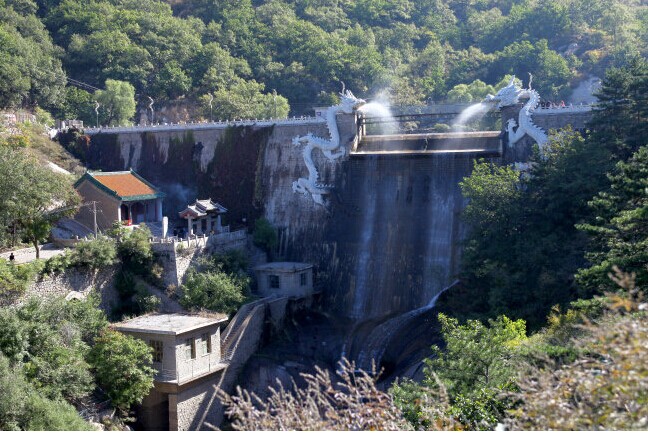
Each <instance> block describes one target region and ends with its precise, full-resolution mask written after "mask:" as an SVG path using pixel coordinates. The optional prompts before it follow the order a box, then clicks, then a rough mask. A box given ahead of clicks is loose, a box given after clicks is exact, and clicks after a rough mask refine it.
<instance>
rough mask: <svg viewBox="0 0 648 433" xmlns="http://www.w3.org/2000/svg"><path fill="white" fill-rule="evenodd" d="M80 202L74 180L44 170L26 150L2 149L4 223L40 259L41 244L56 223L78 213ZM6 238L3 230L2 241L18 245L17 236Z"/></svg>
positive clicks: (1, 218) (0, 171)
mask: <svg viewBox="0 0 648 433" xmlns="http://www.w3.org/2000/svg"><path fill="white" fill-rule="evenodd" d="M78 202H79V196H78V194H77V193H76V191H75V190H74V188H73V187H72V179H70V178H68V177H67V176H64V175H61V174H58V173H55V172H53V171H52V170H50V169H49V168H47V167H44V166H43V165H41V164H40V163H39V162H38V161H37V160H36V159H35V158H33V157H31V156H29V155H28V154H27V153H25V152H23V151H22V150H18V149H9V148H7V147H5V146H0V223H1V224H2V225H3V226H4V227H8V228H13V229H14V230H15V231H14V233H16V234H17V235H20V236H22V237H24V238H25V239H26V240H28V241H29V242H30V243H32V244H33V245H34V246H35V247H36V249H37V251H36V256H37V257H38V254H39V250H38V245H39V243H40V242H42V241H44V240H45V239H46V238H47V235H48V234H49V231H50V229H51V226H52V224H53V223H54V222H55V221H57V220H58V219H59V218H62V217H64V216H66V215H70V214H72V213H74V212H75V209H74V207H73V206H74V205H76V204H77V203H78ZM52 207H55V209H52ZM6 236H7V231H5V230H2V231H1V232H0V242H2V243H3V244H7V243H9V244H11V245H14V244H15V242H16V238H15V236H13V235H12V236H11V237H10V238H9V239H7V238H6Z"/></svg>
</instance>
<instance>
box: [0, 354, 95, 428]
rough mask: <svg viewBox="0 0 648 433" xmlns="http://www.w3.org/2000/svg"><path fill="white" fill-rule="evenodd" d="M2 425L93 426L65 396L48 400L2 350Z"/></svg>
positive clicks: (28, 426)
mask: <svg viewBox="0 0 648 433" xmlns="http://www.w3.org/2000/svg"><path fill="white" fill-rule="evenodd" d="M0 429H2V430H91V427H90V425H89V424H88V423H86V422H85V421H84V420H83V419H82V418H81V417H80V416H79V414H78V413H77V411H76V409H74V407H73V406H72V405H70V404H69V403H67V402H65V401H63V400H48V399H46V398H44V397H43V396H41V395H40V394H39V393H38V392H37V391H36V390H35V389H34V388H33V387H32V386H31V385H30V383H29V382H28V381H27V380H26V379H25V377H24V376H23V374H22V372H21V371H20V369H19V368H17V367H15V366H14V367H12V366H11V365H10V363H9V360H8V359H7V358H5V357H4V356H3V355H2V353H0Z"/></svg>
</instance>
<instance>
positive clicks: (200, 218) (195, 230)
mask: <svg viewBox="0 0 648 433" xmlns="http://www.w3.org/2000/svg"><path fill="white" fill-rule="evenodd" d="M225 213H227V209H226V208H225V206H223V205H222V204H220V203H217V202H215V201H214V200H212V199H211V198H208V199H206V200H196V201H195V202H194V203H193V204H190V205H188V206H187V208H186V209H185V210H183V211H182V212H180V218H184V219H186V220H187V233H189V234H192V235H193V234H196V235H201V234H218V233H223V232H224V231H227V230H226V228H224V227H223V225H222V221H221V215H223V214H225Z"/></svg>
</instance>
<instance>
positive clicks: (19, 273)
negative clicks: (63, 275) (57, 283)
mask: <svg viewBox="0 0 648 433" xmlns="http://www.w3.org/2000/svg"><path fill="white" fill-rule="evenodd" d="M39 268H40V264H39V263H36V262H32V263H25V264H21V265H16V264H13V263H10V262H9V261H7V260H5V259H0V299H3V300H4V301H5V302H6V301H8V300H11V299H15V298H17V297H18V296H20V295H21V294H23V293H24V292H25V290H27V287H28V286H29V285H30V284H31V283H32V282H33V281H34V279H35V278H36V276H37V275H38V272H39V270H40V269H39Z"/></svg>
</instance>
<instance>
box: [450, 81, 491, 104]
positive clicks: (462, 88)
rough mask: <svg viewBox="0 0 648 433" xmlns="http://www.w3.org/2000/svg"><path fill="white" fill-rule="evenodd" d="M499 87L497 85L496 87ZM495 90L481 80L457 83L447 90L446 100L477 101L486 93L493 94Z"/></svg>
mask: <svg viewBox="0 0 648 433" xmlns="http://www.w3.org/2000/svg"><path fill="white" fill-rule="evenodd" d="M498 89H499V87H498ZM496 92H497V90H496V89H495V87H493V86H489V85H487V84H486V83H484V82H483V81H481V80H475V81H473V82H472V83H470V84H457V85H456V86H454V87H453V88H452V89H450V91H448V95H447V98H448V102H460V103H468V102H479V101H481V100H483V99H484V98H485V97H486V95H488V94H492V95H494V94H495V93H496Z"/></svg>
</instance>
